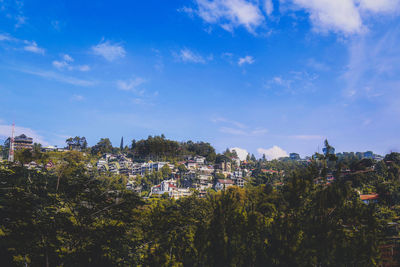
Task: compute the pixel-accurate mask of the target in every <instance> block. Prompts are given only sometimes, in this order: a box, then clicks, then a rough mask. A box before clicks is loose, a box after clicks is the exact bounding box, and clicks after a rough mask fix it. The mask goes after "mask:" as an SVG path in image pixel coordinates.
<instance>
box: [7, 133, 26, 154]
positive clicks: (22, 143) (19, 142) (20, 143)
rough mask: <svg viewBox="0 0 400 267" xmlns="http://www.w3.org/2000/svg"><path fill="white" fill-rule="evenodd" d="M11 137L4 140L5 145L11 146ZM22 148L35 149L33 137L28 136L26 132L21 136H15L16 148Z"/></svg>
mask: <svg viewBox="0 0 400 267" xmlns="http://www.w3.org/2000/svg"><path fill="white" fill-rule="evenodd" d="M10 142H11V138H10V137H9V138H7V140H6V141H5V142H4V146H5V147H7V148H10ZM21 149H29V150H32V149H33V139H32V138H31V137H27V136H26V135H25V134H21V135H19V136H16V137H14V150H15V151H17V150H21Z"/></svg>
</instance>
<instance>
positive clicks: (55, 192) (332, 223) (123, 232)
mask: <svg viewBox="0 0 400 267" xmlns="http://www.w3.org/2000/svg"><path fill="white" fill-rule="evenodd" d="M86 161H87V158H85V156H84V155H83V153H79V152H67V153H64V154H63V158H62V164H59V165H57V166H56V167H55V168H54V169H53V170H52V171H49V172H46V171H42V172H41V171H36V170H27V169H26V168H24V167H21V166H15V165H4V164H3V165H1V168H0V190H1V194H0V216H1V217H0V237H1V238H0V262H1V263H2V265H3V266H376V265H378V264H380V262H382V260H383V259H382V258H381V254H382V253H381V252H382V251H381V245H382V244H386V242H387V237H388V236H392V235H395V236H398V232H395V233H393V231H392V232H390V233H389V229H388V225H389V224H388V223H389V222H390V223H391V224H390V225H392V224H393V223H396V222H397V220H399V208H398V207H399V204H400V199H399V198H398V192H399V188H400V187H399V180H400V176H399V174H400V171H399V170H400V155H399V154H395V153H393V154H391V155H388V156H387V157H386V158H385V161H382V162H380V163H378V164H377V165H376V168H377V170H376V171H371V172H370V171H368V170H369V169H368V168H369V167H365V169H364V170H365V171H360V172H354V173H351V174H343V173H342V172H341V171H336V174H335V178H336V180H335V181H334V182H333V183H331V184H330V185H329V186H327V185H324V184H320V183H316V181H317V180H320V179H323V178H324V177H322V176H321V174H323V173H329V172H330V171H332V170H333V169H330V168H331V167H329V166H330V164H329V162H330V159H328V158H327V157H325V158H322V159H320V160H315V161H313V162H311V163H310V164H309V165H308V166H307V167H301V168H295V169H293V170H292V171H291V172H290V173H288V174H287V175H286V176H285V183H284V185H282V186H280V187H273V186H272V185H271V184H269V183H267V184H261V185H258V186H252V185H250V184H248V186H247V187H246V188H244V189H240V188H237V187H231V188H229V189H227V190H226V191H221V192H218V193H210V194H209V195H208V196H207V197H206V198H204V199H201V198H198V197H197V195H196V194H194V195H193V196H191V197H187V198H183V199H180V200H177V201H176V200H171V199H167V198H157V199H149V200H142V199H141V198H139V197H138V196H137V195H136V194H135V193H133V192H131V191H129V190H126V189H125V184H126V181H125V180H124V179H123V178H122V177H118V176H106V175H99V174H96V173H91V172H89V171H88V170H87V169H86V167H85V165H86V164H85V163H86ZM333 166H334V167H332V168H334V169H335V170H337V168H338V166H336V165H335V164H333ZM356 189H357V190H361V191H368V190H378V191H379V193H380V194H382V196H383V199H382V201H381V202H379V203H375V204H374V203H371V204H369V205H366V204H365V203H363V202H362V201H361V200H360V198H359V195H358V193H357V191H356ZM394 249H395V250H396V249H397V248H396V247H394ZM397 255H399V254H397Z"/></svg>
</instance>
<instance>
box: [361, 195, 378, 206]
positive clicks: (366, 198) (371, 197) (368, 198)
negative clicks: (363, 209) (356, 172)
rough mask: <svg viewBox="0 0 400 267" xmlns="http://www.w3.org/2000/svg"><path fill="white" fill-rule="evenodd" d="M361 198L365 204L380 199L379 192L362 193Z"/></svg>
mask: <svg viewBox="0 0 400 267" xmlns="http://www.w3.org/2000/svg"><path fill="white" fill-rule="evenodd" d="M360 199H361V200H362V202H364V203H365V204H370V203H377V202H378V199H379V195H378V194H369V195H360Z"/></svg>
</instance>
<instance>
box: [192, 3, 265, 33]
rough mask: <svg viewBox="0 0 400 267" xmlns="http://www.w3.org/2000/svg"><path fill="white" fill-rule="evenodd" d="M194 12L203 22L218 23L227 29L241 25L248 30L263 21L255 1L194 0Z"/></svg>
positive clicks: (252, 30)
mask: <svg viewBox="0 0 400 267" xmlns="http://www.w3.org/2000/svg"><path fill="white" fill-rule="evenodd" d="M195 2H196V4H197V9H196V13H197V15H198V16H200V17H201V18H202V19H203V20H204V21H205V22H207V23H210V24H218V25H220V26H221V27H222V28H223V29H225V30H227V31H230V32H231V31H233V29H234V28H236V27H239V26H243V27H245V28H246V29H247V30H248V31H249V32H254V30H255V29H256V28H257V27H258V26H260V25H261V24H262V23H263V22H264V16H263V14H262V12H261V10H260V7H259V5H258V4H257V3H254V2H252V1H247V0H195Z"/></svg>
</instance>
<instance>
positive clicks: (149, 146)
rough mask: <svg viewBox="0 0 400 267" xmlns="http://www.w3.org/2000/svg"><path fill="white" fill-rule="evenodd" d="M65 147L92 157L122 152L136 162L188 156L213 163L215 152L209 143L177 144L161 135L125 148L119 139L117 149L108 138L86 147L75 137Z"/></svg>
mask: <svg viewBox="0 0 400 267" xmlns="http://www.w3.org/2000/svg"><path fill="white" fill-rule="evenodd" d="M66 143H67V147H68V148H69V149H72V150H74V149H75V150H80V151H88V152H90V153H91V154H92V155H101V154H104V153H120V152H124V153H126V154H127V155H128V156H130V157H132V158H135V159H136V160H139V161H140V160H143V161H145V160H168V161H176V160H178V161H179V160H183V159H185V158H187V157H189V156H195V155H198V156H203V157H206V159H207V161H208V162H214V161H215V159H216V152H215V149H214V147H212V146H211V144H210V143H205V142H193V141H187V142H178V141H174V140H170V139H167V138H166V137H165V136H164V135H163V134H162V135H160V136H157V135H156V136H151V135H150V136H149V137H148V138H147V139H142V140H138V141H136V140H132V142H131V145H130V146H126V145H124V143H123V139H121V144H120V146H119V147H114V146H113V145H112V143H111V141H110V139H108V138H101V139H100V141H99V142H98V143H97V144H96V145H94V146H92V147H88V145H87V141H86V138H85V137H80V136H76V137H74V138H69V139H67V140H66Z"/></svg>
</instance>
